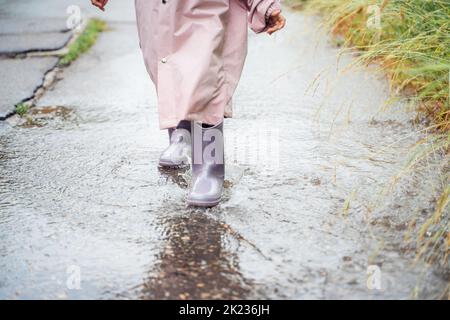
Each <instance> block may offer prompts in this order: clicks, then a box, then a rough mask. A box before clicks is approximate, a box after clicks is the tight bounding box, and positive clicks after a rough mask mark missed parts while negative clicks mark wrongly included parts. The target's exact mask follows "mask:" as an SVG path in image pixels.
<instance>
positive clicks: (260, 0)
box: [240, 0, 281, 33]
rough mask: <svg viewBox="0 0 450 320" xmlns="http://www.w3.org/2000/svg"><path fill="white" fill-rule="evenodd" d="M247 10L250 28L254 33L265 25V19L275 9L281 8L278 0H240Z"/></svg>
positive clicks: (264, 27)
mask: <svg viewBox="0 0 450 320" xmlns="http://www.w3.org/2000/svg"><path fill="white" fill-rule="evenodd" d="M240 1H241V2H242V3H243V4H244V6H245V7H246V8H247V11H248V23H249V25H250V29H252V30H253V31H254V32H256V33H260V32H263V31H264V30H265V29H266V27H267V19H268V17H269V16H270V15H271V13H272V12H273V11H275V10H281V5H280V0H240Z"/></svg>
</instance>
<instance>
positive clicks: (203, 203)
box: [186, 198, 222, 208]
mask: <svg viewBox="0 0 450 320" xmlns="http://www.w3.org/2000/svg"><path fill="white" fill-rule="evenodd" d="M221 200H222V199H221V198H219V199H217V200H213V201H198V200H189V199H187V200H186V202H187V204H188V205H189V206H191V207H202V208H212V207H215V206H217V205H218V204H219V203H220V201H221Z"/></svg>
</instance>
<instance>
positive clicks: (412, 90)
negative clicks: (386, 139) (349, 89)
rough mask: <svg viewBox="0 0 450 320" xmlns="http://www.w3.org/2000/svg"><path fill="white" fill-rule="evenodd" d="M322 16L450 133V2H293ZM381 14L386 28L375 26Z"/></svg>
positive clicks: (407, 0)
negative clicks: (303, 4)
mask: <svg viewBox="0 0 450 320" xmlns="http://www.w3.org/2000/svg"><path fill="white" fill-rule="evenodd" d="M290 2H291V3H292V2H297V3H306V7H307V8H310V9H312V10H315V11H318V12H321V13H323V14H324V17H325V18H326V23H327V24H328V26H329V28H330V29H331V30H332V32H333V34H339V35H342V36H343V37H344V45H346V46H348V47H351V48H355V49H358V50H360V51H361V56H360V61H363V62H367V63H368V62H373V61H376V62H378V63H379V64H380V66H381V67H382V68H383V69H384V70H385V71H386V73H387V74H388V75H389V76H390V80H391V83H392V84H393V86H396V88H397V89H404V92H406V93H408V94H409V95H411V96H412V98H414V99H416V100H417V101H418V103H419V105H420V107H421V109H422V111H425V112H426V114H427V115H428V116H430V117H432V118H433V119H434V120H435V122H434V123H435V125H436V126H437V127H436V129H439V130H445V131H448V130H449V129H450V109H449V78H450V19H449V17H450V2H449V1H448V0H308V1H304V0H290ZM378 13H380V20H379V22H380V25H379V26H376V25H373V24H371V25H370V21H374V20H376V17H375V16H374V15H376V14H378Z"/></svg>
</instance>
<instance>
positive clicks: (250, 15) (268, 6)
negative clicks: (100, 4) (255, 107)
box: [135, 0, 280, 129]
mask: <svg viewBox="0 0 450 320" xmlns="http://www.w3.org/2000/svg"><path fill="white" fill-rule="evenodd" d="M135 1H136V15H137V24H138V32H139V38H140V45H141V48H142V52H143V55H144V61H145V65H146V67H147V70H148V72H149V74H150V78H151V79H152V81H153V83H154V84H155V86H156V91H157V95H158V110H159V123H160V128H161V129H166V128H173V127H176V126H177V124H178V122H180V121H181V120H196V121H201V122H203V123H207V124H213V125H215V124H218V123H220V122H222V121H223V118H224V116H225V117H231V112H232V110H231V98H232V96H233V93H234V91H235V89H236V86H237V84H238V81H239V78H240V76H241V73H242V69H243V66H244V61H245V57H246V54H247V24H249V25H250V28H251V29H252V30H253V31H254V32H256V33H259V32H262V31H264V30H265V29H266V17H267V16H268V15H270V13H271V12H273V10H276V9H279V8H280V4H279V0H135Z"/></svg>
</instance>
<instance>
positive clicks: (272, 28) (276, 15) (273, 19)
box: [266, 10, 286, 34]
mask: <svg viewBox="0 0 450 320" xmlns="http://www.w3.org/2000/svg"><path fill="white" fill-rule="evenodd" d="M285 25H286V18H285V17H283V16H282V15H281V10H275V11H274V12H272V14H271V15H270V17H269V21H268V23H267V30H266V32H267V33H268V34H272V33H274V32H277V31H278V30H281V29H283V28H284V26H285Z"/></svg>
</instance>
